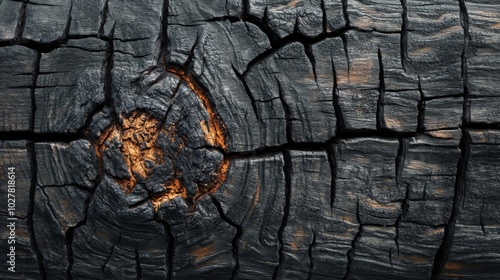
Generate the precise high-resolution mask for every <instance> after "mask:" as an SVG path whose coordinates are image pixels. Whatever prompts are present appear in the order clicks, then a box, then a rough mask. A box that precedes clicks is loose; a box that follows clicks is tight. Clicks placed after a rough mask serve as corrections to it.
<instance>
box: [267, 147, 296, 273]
mask: <svg viewBox="0 0 500 280" xmlns="http://www.w3.org/2000/svg"><path fill="white" fill-rule="evenodd" d="M283 159H284V165H283V172H284V173H285V205H284V209H283V212H284V213H283V220H282V221H281V225H280V228H279V230H278V242H279V245H280V247H279V250H278V265H277V266H276V268H275V269H274V273H273V277H272V279H273V280H276V279H278V274H279V272H280V271H281V270H282V267H283V262H284V261H285V254H284V249H285V248H284V245H283V233H284V232H285V227H286V224H287V223H288V215H289V213H290V198H291V191H292V171H293V170H292V168H293V167H292V159H291V156H290V152H288V151H283Z"/></svg>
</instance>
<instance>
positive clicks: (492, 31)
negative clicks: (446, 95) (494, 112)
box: [465, 0, 500, 110]
mask: <svg viewBox="0 0 500 280" xmlns="http://www.w3.org/2000/svg"><path fill="white" fill-rule="evenodd" d="M465 7H466V9H467V16H468V20H467V21H466V24H468V26H467V27H468V32H469V36H470V37H469V38H467V39H468V41H467V42H468V46H467V49H466V59H467V85H468V87H469V88H468V89H469V93H470V95H472V96H484V97H488V96H491V97H493V96H499V93H498V92H497V87H496V85H498V82H499V80H498V74H499V73H500V67H498V65H497V63H495V61H496V60H497V59H498V48H499V46H498V36H499V35H500V31H499V26H498V20H499V19H500V9H499V7H498V6H497V5H493V3H491V1H484V0H483V1H481V0H479V1H467V3H466V4H465ZM471 110H474V109H472V108H471Z"/></svg>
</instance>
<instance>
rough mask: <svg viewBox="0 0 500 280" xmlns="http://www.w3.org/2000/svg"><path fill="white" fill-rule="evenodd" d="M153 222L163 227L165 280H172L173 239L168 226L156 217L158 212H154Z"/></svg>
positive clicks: (170, 228)
mask: <svg viewBox="0 0 500 280" xmlns="http://www.w3.org/2000/svg"><path fill="white" fill-rule="evenodd" d="M155 221H156V222H158V223H160V224H162V225H163V229H164V231H165V239H166V240H165V241H166V243H167V247H166V250H165V262H166V263H165V267H166V269H167V280H172V279H173V276H174V256H175V239H174V235H173V233H172V227H171V226H170V224H169V223H168V222H167V221H165V220H163V219H160V218H159V217H158V212H155Z"/></svg>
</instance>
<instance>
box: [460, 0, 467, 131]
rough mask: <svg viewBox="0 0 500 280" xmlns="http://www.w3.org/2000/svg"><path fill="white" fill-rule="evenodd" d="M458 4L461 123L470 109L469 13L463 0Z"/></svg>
mask: <svg viewBox="0 0 500 280" xmlns="http://www.w3.org/2000/svg"><path fill="white" fill-rule="evenodd" d="M458 2H459V5H460V22H461V24H462V28H463V29H464V46H463V50H462V56H461V60H462V66H461V68H462V80H463V83H464V84H463V87H464V106H463V125H466V124H467V123H469V122H470V109H469V83H468V74H467V49H468V48H469V42H470V33H469V15H468V12H467V7H466V6H465V0H459V1H458Z"/></svg>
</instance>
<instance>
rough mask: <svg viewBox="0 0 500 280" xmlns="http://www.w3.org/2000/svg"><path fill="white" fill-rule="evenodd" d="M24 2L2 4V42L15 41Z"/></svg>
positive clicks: (0, 4) (0, 3)
mask: <svg viewBox="0 0 500 280" xmlns="http://www.w3.org/2000/svg"><path fill="white" fill-rule="evenodd" d="M22 6H23V3H22V2H19V1H14V0H5V1H1V2H0V41H8V40H14V38H15V37H16V32H17V30H18V28H19V23H18V17H19V13H20V12H21V7H22Z"/></svg>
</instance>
